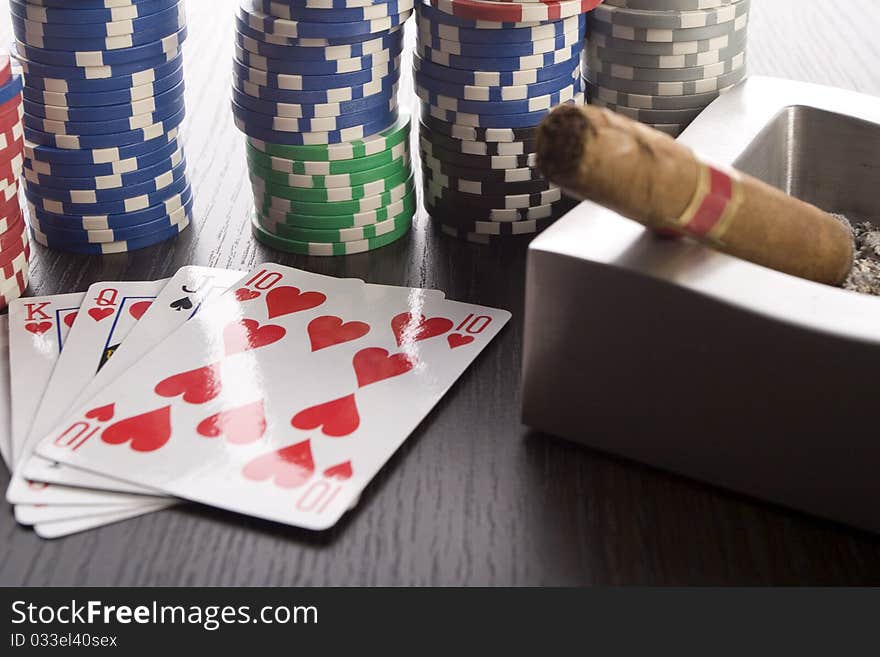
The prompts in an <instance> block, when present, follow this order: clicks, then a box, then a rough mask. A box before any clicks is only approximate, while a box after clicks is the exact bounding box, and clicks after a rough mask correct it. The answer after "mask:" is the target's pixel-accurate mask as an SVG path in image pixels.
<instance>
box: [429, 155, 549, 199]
mask: <svg viewBox="0 0 880 657" xmlns="http://www.w3.org/2000/svg"><path fill="white" fill-rule="evenodd" d="M422 178H423V180H424V182H425V184H426V185H434V186H436V187H441V188H443V189H448V190H450V191H453V192H464V193H466V194H479V195H487V196H495V197H498V196H513V195H519V194H539V193H542V192H546V191H550V190H553V189H556V186H555V185H553V184H551V183H549V182H547V181H546V180H543V179H541V178H538V179H536V180H523V181H519V182H508V181H502V182H497V181H493V180H471V179H468V178H459V177H456V176H451V175H447V174H445V173H442V172H440V171H439V167H438V168H435V167H434V166H433V165H432V164H429V163H428V162H425V163H423V166H422Z"/></svg>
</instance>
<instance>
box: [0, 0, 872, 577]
mask: <svg viewBox="0 0 880 657" xmlns="http://www.w3.org/2000/svg"><path fill="white" fill-rule="evenodd" d="M235 2H236V0H187V5H188V13H189V25H190V37H189V40H188V42H187V44H186V62H187V64H186V68H187V87H188V108H189V118H188V120H187V124H186V131H185V135H186V152H187V158H188V161H189V175H190V177H191V180H192V182H193V185H194V188H195V190H196V199H197V202H196V211H195V216H196V218H195V222H194V225H193V226H192V227H191V228H189V230H187V231H186V233H185V234H184V235H182V236H181V237H180V238H178V239H177V240H176V241H174V242H172V243H169V244H166V245H162V246H159V247H156V248H151V249H147V250H144V251H141V252H136V253H133V254H131V255H129V256H126V255H118V256H110V257H104V258H97V257H94V258H84V257H72V256H67V255H63V254H59V253H54V252H50V251H46V250H44V249H42V248H39V247H38V248H36V249H35V251H36V256H35V258H34V262H33V265H32V283H31V293H32V294H52V293H59V292H72V291H75V290H83V289H85V288H86V287H88V285H90V284H91V283H93V282H95V281H99V280H115V279H129V280H137V279H152V278H159V277H162V276H168V275H170V274H171V273H173V272H174V271H175V270H176V269H177V268H178V267H180V266H182V265H187V264H198V265H210V266H220V267H237V268H241V269H247V268H249V267H251V266H252V265H253V264H255V263H258V262H260V261H266V260H272V261H276V262H281V263H284V264H289V265H292V266H295V267H301V268H304V269H308V270H312V271H317V272H320V273H324V274H332V275H337V276H357V277H362V278H364V279H365V280H367V281H368V282H373V283H391V284H400V285H412V286H426V287H436V288H441V289H443V290H445V291H446V292H447V294H448V296H449V297H450V298H454V299H462V300H465V301H472V302H476V303H484V304H489V305H493V306H499V307H502V308H507V309H509V310H511V311H512V312H513V314H514V319H513V321H512V322H511V324H510V326H509V327H508V328H507V329H506V330H505V332H504V333H503V334H502V335H501V336H500V337H499V339H498V340H497V341H496V343H495V344H493V345H492V346H491V347H490V348H489V349H488V350H487V351H486V353H484V354H483V356H482V357H481V358H480V359H479V360H478V361H477V362H476V363H475V364H474V365H473V367H472V368H471V369H470V370H469V371H468V372H467V373H466V374H465V376H464V377H463V378H462V380H461V381H460V382H459V383H458V385H456V386H455V387H454V388H453V390H452V391H451V392H450V393H449V394H448V395H447V396H446V398H445V399H444V400H443V401H442V402H441V403H440V404H439V406H438V407H437V408H436V409H435V410H434V412H432V413H431V414H430V415H429V416H428V417H427V418H426V419H425V421H424V422H423V423H422V424H421V426H420V427H419V428H418V429H417V431H416V432H415V433H414V435H413V436H411V437H410V439H409V440H408V441H407V442H406V444H405V445H404V446H403V448H402V449H401V450H400V451H399V452H398V454H397V455H396V456H395V457H394V458H392V459H391V461H390V462H389V463H388V465H387V466H386V467H385V468H384V469H383V470H382V472H381V473H380V474H379V476H378V477H377V478H376V480H374V481H373V482H372V484H371V485H370V486H369V487H368V489H367V490H366V492H365V494H364V495H363V497H362V499H361V502H360V505H359V506H358V507H357V508H356V509H355V510H354V511H353V512H352V513H350V514H348V515H347V517H346V518H344V519H343V521H342V522H341V523H340V524H339V525H338V526H337V527H336V528H335V529H334V530H332V531H330V532H327V533H323V534H314V533H309V532H306V531H300V530H296V529H291V528H287V527H282V526H279V525H275V524H271V523H266V522H261V521H257V520H252V519H249V518H245V517H241V516H237V515H233V514H230V513H224V512H221V511H216V510H212V509H207V508H203V507H198V506H195V505H185V506H180V507H177V508H175V509H173V510H168V511H163V512H161V513H155V514H152V515H148V516H144V517H141V518H138V519H135V520H131V521H128V522H124V523H120V524H117V525H113V526H109V527H104V528H102V529H98V530H96V531H91V532H87V533H84V534H81V535H77V536H74V537H71V538H67V539H63V540H58V541H54V542H50V541H42V540H40V539H39V538H37V537H36V536H35V535H34V534H33V533H32V532H31V531H30V530H28V529H26V528H22V527H18V526H16V524H15V522H14V520H13V517H12V514H11V513H10V512H9V510H8V509H7V510H6V512H4V513H2V514H0V584H3V585H33V586H43V585H87V584H88V585H183V586H199V585H609V584H679V585H682V584H878V583H880V539H878V538H877V537H875V536H871V535H866V534H862V533H858V532H856V531H853V530H850V529H847V528H843V527H839V526H835V525H832V524H829V523H826V522H823V521H819V520H816V519H813V518H809V517H805V516H801V515H798V514H795V513H791V512H788V511H785V510H782V509H778V508H775V507H770V506H767V505H763V504H761V503H757V502H754V501H751V500H747V499H743V498H740V497H736V496H733V495H730V494H727V493H724V492H720V491H718V490H715V489H712V488H709V487H706V486H702V485H699V484H695V483H692V482H689V481H686V480H683V479H680V478H677V477H673V476H670V475H667V474H664V473H660V472H656V471H652V470H649V469H646V468H643V467H640V466H638V465H633V464H630V463H624V462H621V461H617V460H614V459H611V458H608V457H606V456H604V455H602V454H598V453H596V452H592V451H589V450H587V449H584V448H581V447H578V446H575V445H572V444H569V443H566V442H563V441H561V440H558V439H555V438H553V437H550V436H546V435H541V434H537V433H535V432H531V431H530V430H529V429H528V428H526V427H524V426H523V425H522V424H521V423H520V421H519V405H520V400H519V369H520V357H521V353H520V349H521V348H520V345H521V338H522V316H523V272H524V260H525V258H524V253H523V251H522V249H516V248H513V249H511V248H505V249H503V250H500V251H499V250H491V249H485V248H480V247H477V246H473V245H468V244H463V243H459V242H455V241H451V240H448V239H445V238H442V237H440V236H437V235H435V234H434V233H433V231H431V230H430V226H429V224H428V222H427V218H426V217H425V216H420V217H419V219H418V221H417V222H416V226H415V229H414V230H413V232H412V234H411V235H410V236H409V237H407V238H406V239H404V240H402V241H401V242H399V243H397V244H395V245H393V246H390V247H387V248H385V249H382V250H380V251H377V252H375V253H371V254H363V255H357V256H353V257H348V258H334V259H320V258H305V257H288V256H285V255H281V254H279V253H275V252H273V251H271V250H268V249H266V248H263V247H261V246H259V245H258V244H256V243H255V242H254V240H253V239H251V235H250V229H249V225H248V210H249V208H250V205H251V195H250V189H249V185H248V181H247V175H246V171H245V160H244V153H243V146H242V139H241V136H240V135H239V133H238V132H237V131H236V129H235V127H234V126H233V124H232V121H231V118H230V112H229V110H228V102H227V99H228V89H229V76H230V60H231V52H232V35H231V29H232V28H231V26H232V20H231V18H232V15H233V7H234V5H235ZM752 5H753V12H752V14H753V15H752V21H753V22H752V26H751V48H750V55H751V70H752V72H753V73H758V74H767V75H777V76H782V77H791V78H796V79H800V80H807V81H812V82H819V83H824V84H830V85H836V86H841V87H846V88H850V89H855V90H858V91H862V92H867V93H875V94H876V93H880V67H878V66H877V65H876V62H877V61H878V58H880V46H878V45H877V40H876V36H877V34H880V6H878V5H877V2H876V0H847V2H845V3H829V2H828V1H827V0H753V2H752ZM3 13H4V16H3V18H2V23H0V25H2V29H0V34H3V35H4V36H5V37H6V38H7V40H6V41H4V42H8V34H9V28H8V19H7V18H6V16H5V12H3ZM403 93H405V94H411V87H407V88H406V89H404V92H403ZM5 485H6V475H5V474H3V475H0V486H2V487H3V488H5Z"/></svg>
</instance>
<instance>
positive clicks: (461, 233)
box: [428, 208, 561, 244]
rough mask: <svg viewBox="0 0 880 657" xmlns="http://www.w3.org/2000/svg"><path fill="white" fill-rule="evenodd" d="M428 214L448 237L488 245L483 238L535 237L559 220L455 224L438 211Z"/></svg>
mask: <svg viewBox="0 0 880 657" xmlns="http://www.w3.org/2000/svg"><path fill="white" fill-rule="evenodd" d="M428 214H429V215H430V216H431V220H432V223H434V224H436V225H437V226H439V228H440V230H441V231H442V232H443V233H445V234H446V235H451V236H453V237H457V238H460V239H467V240H468V241H472V242H476V243H478V244H479V243H488V242H483V241H482V240H481V238H485V237H490V238H491V237H501V236H504V237H506V238H510V237H533V236H534V235H535V234H536V233H540V232H541V231H542V230H545V229H547V228H549V227H550V226H552V225H553V224H554V223H555V222H556V220H557V219H558V218H559V217H557V216H554V217H549V218H547V219H525V220H523V221H512V222H509V223H501V222H500V221H480V220H479V219H477V220H474V221H468V222H459V223H457V224H453V223H448V222H447V219H446V217H445V216H444V215H443V214H441V213H440V211H438V210H437V209H433V210H432V209H430V208H428ZM453 216H454V215H453ZM560 216H561V214H560Z"/></svg>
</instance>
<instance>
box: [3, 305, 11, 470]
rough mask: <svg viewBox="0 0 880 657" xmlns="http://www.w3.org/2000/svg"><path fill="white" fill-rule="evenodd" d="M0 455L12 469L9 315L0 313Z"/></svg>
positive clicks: (7, 466)
mask: <svg viewBox="0 0 880 657" xmlns="http://www.w3.org/2000/svg"><path fill="white" fill-rule="evenodd" d="M0 456H2V458H3V463H5V464H6V469H7V470H9V471H10V472H11V471H12V417H11V406H10V399H9V317H8V316H6V315H0Z"/></svg>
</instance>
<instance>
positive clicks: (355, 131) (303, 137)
mask: <svg viewBox="0 0 880 657" xmlns="http://www.w3.org/2000/svg"><path fill="white" fill-rule="evenodd" d="M239 112H240V110H237V109H236V108H235V106H234V105H233V116H234V119H235V125H236V127H237V128H238V129H239V130H241V131H242V132H243V133H244V134H246V135H248V137H252V138H253V139H256V140H258V141H263V142H268V143H272V144H278V145H285V146H317V145H332V144H342V143H345V142H350V141H357V140H362V139H364V138H365V137H368V136H370V135H374V134H376V133H377V132H380V131H382V130H384V129H386V128H387V127H388V126H389V125H393V124H394V122H395V121H396V120H397V118H398V117H397V111H396V110H395V111H394V112H391V113H382V114H380V115H378V116H377V117H375V120H371V122H370V123H363V124H359V125H355V126H351V127H348V128H342V129H341V130H333V131H322V132H281V131H278V130H272V129H270V128H266V127H264V126H260V125H255V124H254V123H253V119H252V117H253V115H252V114H249V113H245V114H241V113H239ZM365 114H369V112H366V113H365ZM270 118H271V117H270ZM249 119H250V121H249Z"/></svg>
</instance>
